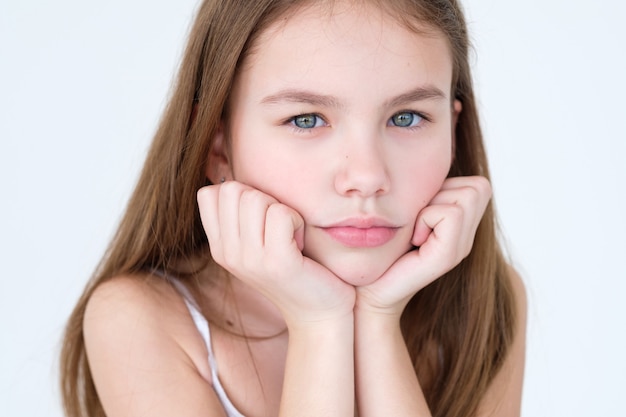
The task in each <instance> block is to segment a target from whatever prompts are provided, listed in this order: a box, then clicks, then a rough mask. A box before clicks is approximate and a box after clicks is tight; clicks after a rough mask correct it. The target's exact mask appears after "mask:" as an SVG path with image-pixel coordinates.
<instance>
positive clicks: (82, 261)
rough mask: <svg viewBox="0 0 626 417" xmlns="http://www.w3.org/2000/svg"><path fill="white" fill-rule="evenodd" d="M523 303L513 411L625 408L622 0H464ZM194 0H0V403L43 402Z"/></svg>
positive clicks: (37, 412)
mask: <svg viewBox="0 0 626 417" xmlns="http://www.w3.org/2000/svg"><path fill="white" fill-rule="evenodd" d="M464 4H465V6H466V9H467V14H468V18H469V19H468V20H469V22H470V29H471V31H472V33H473V38H474V43H475V53H474V56H473V58H472V61H473V64H474V66H475V77H476V82H477V87H478V95H479V99H480V106H481V110H482V118H483V121H484V127H485V133H486V139H487V144H488V149H489V152H490V160H491V163H492V170H493V177H494V188H495V193H496V201H497V205H498V208H499V212H500V217H501V220H502V224H503V229H504V232H505V234H506V235H507V237H508V241H509V245H510V249H511V252H512V255H513V257H514V260H515V264H516V266H517V267H518V269H519V270H520V272H521V273H522V275H523V276H524V279H525V281H526V283H527V287H528V292H529V300H530V311H529V319H530V323H529V329H528V358H527V371H526V375H527V377H526V382H525V391H524V410H523V415H524V416H526V417H535V416H546V417H554V416H564V417H576V416H581V417H582V416H584V417H588V416H602V417H611V416H622V417H623V416H626V411H624V408H625V407H624V406H623V405H622V404H623V396H624V394H626V359H625V355H626V337H625V327H626V326H625V322H626V320H625V319H626V300H625V297H626V284H625V282H626V266H625V263H624V258H625V257H626V243H625V239H626V221H625V220H624V216H625V213H626V186H625V182H626V156H625V155H626V105H625V102H624V101H625V99H626V81H625V80H624V76H625V74H626V52H625V47H624V44H625V41H626V29H625V26H626V25H625V24H624V22H625V21H626V6H625V3H624V2H622V1H620V0H599V1H595V2H589V1H582V0H578V1H572V0H544V1H538V0H526V1H501V0H466V1H465V3H464ZM195 7H196V0H184V1H180V0H179V1H162V0H152V1H149V0H134V1H121V0H110V1H107V2H86V1H78V0H57V1H55V2H50V1H44V0H31V1H21V0H19V1H18V0H1V2H0V196H1V197H0V199H1V200H0V202H1V203H0V257H1V258H0V272H1V274H0V326H1V327H0V415H2V416H46V415H48V416H60V415H61V411H60V405H59V400H58V388H57V386H56V380H57V377H58V371H57V369H56V366H57V365H56V361H57V356H58V351H59V345H60V343H59V341H60V337H61V331H62V328H63V325H64V321H65V319H66V317H67V315H68V314H69V312H70V309H71V308H72V306H73V304H74V303H75V301H76V299H77V297H78V295H79V294H80V292H81V289H82V286H83V285H84V282H85V281H86V280H87V277H88V276H89V275H90V273H91V271H92V270H93V268H94V266H95V264H96V262H97V261H98V259H99V257H100V256H101V254H102V252H103V250H104V248H105V245H106V244H107V241H108V239H109V238H110V236H111V234H112V232H113V229H114V226H115V224H116V222H117V220H118V219H119V216H120V213H121V211H122V209H123V207H124V205H125V202H126V199H127V198H128V195H129V193H130V190H131V188H132V185H133V183H134V181H135V179H136V176H137V173H138V170H139V169H140V167H141V164H142V161H143V157H144V154H145V151H146V148H147V146H148V143H149V141H150V138H151V135H152V134H153V132H154V129H155V126H156V124H157V121H158V118H159V115H160V112H161V111H162V109H163V106H164V103H165V99H166V97H167V94H168V89H169V86H170V82H171V80H172V77H173V74H174V72H175V70H176V67H177V65H178V60H179V58H180V55H181V51H182V47H183V44H184V39H185V36H186V34H187V29H188V27H189V23H190V21H191V18H192V15H193V11H194V9H195Z"/></svg>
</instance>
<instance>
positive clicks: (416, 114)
mask: <svg viewBox="0 0 626 417" xmlns="http://www.w3.org/2000/svg"><path fill="white" fill-rule="evenodd" d="M403 114H410V115H411V116H413V118H415V117H417V118H418V119H419V120H418V122H417V124H416V125H415V126H398V125H396V124H394V123H393V119H394V118H395V117H397V116H400V115H403ZM430 121H431V119H430V117H428V116H427V115H425V114H424V113H420V112H417V111H414V110H402V111H399V112H397V113H394V114H393V115H392V116H391V117H390V118H389V121H388V122H387V126H391V127H399V128H402V129H409V130H416V129H419V128H421V127H422V125H423V124H424V122H426V123H428V122H430ZM413 122H414V120H411V124H412V123H413Z"/></svg>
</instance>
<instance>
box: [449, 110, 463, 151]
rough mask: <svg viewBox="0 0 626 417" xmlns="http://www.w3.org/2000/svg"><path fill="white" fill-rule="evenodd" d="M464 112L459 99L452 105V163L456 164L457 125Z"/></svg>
mask: <svg viewBox="0 0 626 417" xmlns="http://www.w3.org/2000/svg"><path fill="white" fill-rule="evenodd" d="M461 111H463V104H461V102H460V101H459V100H457V99H455V100H454V102H453V103H452V126H451V129H452V162H454V155H455V154H456V125H457V122H458V121H459V114H461Z"/></svg>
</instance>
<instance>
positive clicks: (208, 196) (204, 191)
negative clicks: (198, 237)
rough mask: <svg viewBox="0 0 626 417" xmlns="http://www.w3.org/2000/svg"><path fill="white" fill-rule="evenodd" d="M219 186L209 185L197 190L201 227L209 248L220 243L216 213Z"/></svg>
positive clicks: (217, 214) (217, 215)
mask: <svg viewBox="0 0 626 417" xmlns="http://www.w3.org/2000/svg"><path fill="white" fill-rule="evenodd" d="M218 194H219V186H217V185H211V186H207V187H202V188H201V189H199V190H198V193H197V200H198V210H199V211H200V219H201V221H202V227H203V228H204V232H205V233H206V235H207V239H208V240H209V247H210V248H211V247H212V246H213V244H214V243H216V242H219V241H220V227H219V213H218Z"/></svg>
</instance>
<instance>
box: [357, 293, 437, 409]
mask: <svg viewBox="0 0 626 417" xmlns="http://www.w3.org/2000/svg"><path fill="white" fill-rule="evenodd" d="M355 363H356V380H357V382H356V388H357V405H358V409H359V415H360V417H367V416H384V415H389V416H398V417H401V416H415V417H417V416H419V417H426V416H430V415H431V414H430V411H429V409H428V406H427V404H426V400H425V399H424V395H423V394H422V389H421V387H420V384H419V381H418V380H417V376H416V375H415V371H414V370H413V365H412V363H411V360H410V358H409V353H408V351H407V348H406V345H405V343H404V338H403V336H402V333H401V331H400V317H399V316H396V315H391V314H379V313H376V312H373V311H370V310H368V309H366V308H365V309H364V308H359V306H358V305H357V307H356V309H355Z"/></svg>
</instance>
